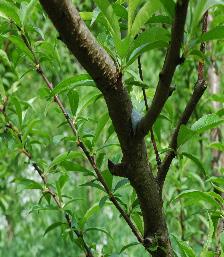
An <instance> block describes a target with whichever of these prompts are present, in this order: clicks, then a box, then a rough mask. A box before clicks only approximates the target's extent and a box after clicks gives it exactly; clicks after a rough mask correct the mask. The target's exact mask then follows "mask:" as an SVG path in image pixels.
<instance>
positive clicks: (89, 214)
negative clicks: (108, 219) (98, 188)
mask: <svg viewBox="0 0 224 257" xmlns="http://www.w3.org/2000/svg"><path fill="white" fill-rule="evenodd" d="M99 209H100V207H99V204H98V203H95V204H94V205H93V206H91V207H90V208H89V209H88V210H87V211H86V213H85V215H84V216H83V218H82V219H81V221H80V227H82V228H83V226H84V225H85V223H86V222H87V221H88V220H89V218H90V217H92V216H93V215H94V214H95V213H96V212H97V211H99Z"/></svg>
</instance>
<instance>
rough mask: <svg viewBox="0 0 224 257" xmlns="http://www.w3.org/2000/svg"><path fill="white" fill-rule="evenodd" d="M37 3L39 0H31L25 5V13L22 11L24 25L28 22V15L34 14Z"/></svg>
mask: <svg viewBox="0 0 224 257" xmlns="http://www.w3.org/2000/svg"><path fill="white" fill-rule="evenodd" d="M37 3H38V1H37V0H31V1H30V2H29V4H27V5H25V7H24V10H23V13H22V24H23V26H24V25H25V24H26V21H27V19H28V17H31V16H32V12H33V10H34V8H35V6H36V4H37Z"/></svg>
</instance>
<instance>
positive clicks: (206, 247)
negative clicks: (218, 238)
mask: <svg viewBox="0 0 224 257" xmlns="http://www.w3.org/2000/svg"><path fill="white" fill-rule="evenodd" d="M208 217H209V233H208V238H207V241H206V243H205V245H204V247H203V250H202V252H201V254H200V257H208V256H209V253H211V252H210V251H209V247H210V246H212V237H213V234H214V225H213V222H212V219H211V217H210V215H208Z"/></svg>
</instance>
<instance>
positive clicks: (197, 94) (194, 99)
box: [157, 12, 208, 191]
mask: <svg viewBox="0 0 224 257" xmlns="http://www.w3.org/2000/svg"><path fill="white" fill-rule="evenodd" d="M207 19H208V12H206V13H205V14H204V16H203V23H202V33H205V32H206V31H207ZM200 49H201V50H202V51H205V43H204V42H202V44H201V46H200ZM206 88H207V83H206V81H205V79H204V63H202V62H199V67H198V80H197V82H196V85H195V88H194V91H193V94H192V96H191V98H190V100H189V101H188V103H187V105H186V107H185V110H184V111H183V113H182V115H181V117H180V119H179V121H178V124H177V126H176V128H175V131H174V133H173V135H172V138H171V142H170V145H169V148H171V149H172V151H169V152H168V153H167V155H166V156H165V158H164V160H163V162H162V165H161V170H160V172H159V174H158V176H157V180H158V183H159V185H160V189H161V191H162V187H163V184H164V181H165V178H166V175H167V173H168V170H169V168H170V165H171V162H172V160H173V159H174V158H175V157H176V150H177V147H178V145H177V137H178V134H179V131H180V127H181V125H185V124H187V123H188V121H189V119H190V117H191V115H192V113H193V112H194V110H195V108H196V105H197V103H198V102H199V100H200V98H201V97H202V95H203V94H204V92H205V89H206Z"/></svg>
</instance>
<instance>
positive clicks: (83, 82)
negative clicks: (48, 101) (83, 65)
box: [50, 74, 95, 97]
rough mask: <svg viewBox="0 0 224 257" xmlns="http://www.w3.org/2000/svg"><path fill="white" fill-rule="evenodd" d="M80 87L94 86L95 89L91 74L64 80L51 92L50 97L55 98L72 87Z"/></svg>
mask: <svg viewBox="0 0 224 257" xmlns="http://www.w3.org/2000/svg"><path fill="white" fill-rule="evenodd" d="M80 86H93V87H95V83H94V81H93V80H92V79H91V77H90V76H89V74H80V75H75V76H73V77H71V78H67V79H64V80H63V81H61V82H60V83H59V84H57V85H56V86H55V87H54V89H53V90H52V91H51V94H50V96H51V97H52V96H55V95H57V94H60V93H61V92H63V91H65V90H67V89H70V88H71V87H80Z"/></svg>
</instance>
